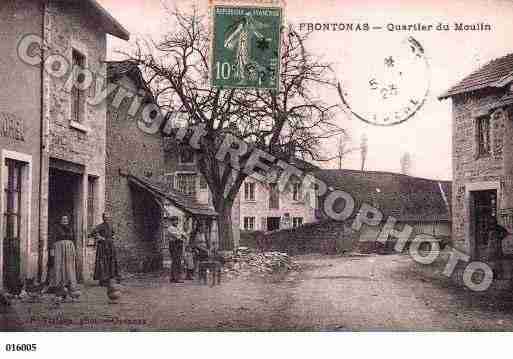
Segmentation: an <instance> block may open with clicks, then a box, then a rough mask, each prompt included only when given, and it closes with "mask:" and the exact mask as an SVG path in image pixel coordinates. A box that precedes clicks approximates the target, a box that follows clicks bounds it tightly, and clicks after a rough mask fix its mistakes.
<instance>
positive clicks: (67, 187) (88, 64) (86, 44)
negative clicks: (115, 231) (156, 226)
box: [0, 0, 129, 290]
mask: <svg viewBox="0 0 513 359" xmlns="http://www.w3.org/2000/svg"><path fill="white" fill-rule="evenodd" d="M0 19H1V21H0V31H1V32H2V38H1V39H0V48H1V50H2V51H1V53H2V55H1V62H0V64H1V65H0V66H1V71H0V78H1V80H2V81H3V84H4V87H3V91H2V94H0V121H1V123H0V125H1V131H0V132H1V134H0V150H1V157H2V165H1V166H0V167H1V169H0V176H1V177H2V185H3V189H2V191H1V195H0V201H1V202H2V209H3V215H2V216H1V217H0V228H1V230H2V236H1V238H0V242H1V243H0V263H1V265H0V278H1V279H2V280H1V281H0V289H6V290H16V287H17V286H19V285H20V283H21V282H22V281H23V278H39V279H41V280H45V279H46V277H47V269H48V267H47V262H48V256H49V249H50V248H51V245H52V240H53V230H52V229H53V228H54V226H55V224H56V223H57V222H58V221H59V218H60V216H62V215H68V216H69V217H70V221H71V224H72V225H73V228H74V231H75V234H76V244H77V253H78V262H79V263H78V267H79V274H80V277H81V279H84V277H85V276H86V273H85V266H84V260H85V258H86V247H87V246H86V245H85V243H86V234H87V228H88V225H89V224H90V223H91V222H98V220H99V219H100V217H101V212H102V211H103V206H104V188H105V122H106V105H105V103H99V104H95V105H94V106H93V105H90V104H89V102H88V96H87V94H88V93H87V92H86V90H85V89H83V90H80V89H78V87H77V86H70V84H73V83H74V79H75V74H76V72H75V71H78V70H77V69H89V70H90V71H91V73H93V74H96V75H99V76H103V77H105V74H106V72H105V71H106V69H105V64H104V60H105V57H106V41H107V40H106V37H107V34H111V35H113V36H116V37H119V38H122V39H125V40H127V39H128V38H129V34H128V32H127V31H126V30H125V29H124V28H123V27H122V26H121V25H120V24H119V23H117V22H116V21H115V20H114V19H113V18H112V17H111V16H110V15H109V14H108V13H107V12H106V11H105V10H104V9H103V8H102V7H101V6H100V5H99V4H98V3H97V2H96V1H94V0H88V1H62V0H46V1H34V0H32V1H30V0H16V1H14V0H5V1H2V2H1V4H0ZM42 44H44V46H42Z"/></svg>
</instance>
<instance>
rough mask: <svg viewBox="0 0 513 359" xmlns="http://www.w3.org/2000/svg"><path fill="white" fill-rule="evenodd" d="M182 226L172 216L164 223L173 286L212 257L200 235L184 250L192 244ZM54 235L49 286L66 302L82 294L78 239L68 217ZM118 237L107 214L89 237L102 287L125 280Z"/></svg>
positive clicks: (190, 275)
mask: <svg viewBox="0 0 513 359" xmlns="http://www.w3.org/2000/svg"><path fill="white" fill-rule="evenodd" d="M178 223H179V221H178V217H168V218H166V219H165V220H164V225H165V227H166V236H167V240H168V243H169V252H170V255H171V263H172V264H171V273H170V282H171V283H181V282H182V274H183V271H184V269H185V273H186V276H185V279H186V280H192V279H193V276H194V272H195V271H197V270H198V264H199V263H200V262H202V261H205V260H207V259H208V258H209V250H208V248H207V246H206V241H205V238H204V237H201V236H200V240H198V241H196V242H195V245H194V246H192V245H190V244H187V245H186V246H185V248H184V244H185V243H188V242H189V241H187V235H186V233H185V232H183V231H182V230H181V229H179V228H178ZM54 233H55V241H54V243H53V246H52V247H51V248H50V258H49V261H48V264H49V270H48V274H49V275H48V279H47V287H48V288H52V289H53V290H54V291H55V294H56V295H57V297H58V298H61V299H65V298H66V297H67V296H68V295H70V294H72V293H76V292H77V291H78V289H77V261H76V247H75V239H76V238H75V235H74V232H73V229H72V227H71V225H70V221H69V217H68V216H66V215H64V216H62V217H61V221H60V223H59V224H58V225H57V226H56V228H55V231H54ZM114 234H115V233H114V230H113V228H112V224H111V218H110V216H109V215H108V214H106V213H104V214H103V222H102V223H101V224H99V225H98V226H96V227H95V228H94V229H93V231H92V232H91V233H90V235H89V236H90V237H92V238H94V239H95V240H96V261H95V268H94V276H93V279H94V280H97V281H99V284H100V285H101V286H110V285H111V283H112V281H114V280H116V281H117V282H118V283H119V282H120V281H121V277H120V274H119V269H118V261H117V257H116V249H115V246H114V241H113V238H114ZM201 239H202V240H201ZM183 266H184V267H183Z"/></svg>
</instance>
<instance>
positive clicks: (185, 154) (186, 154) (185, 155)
mask: <svg viewBox="0 0 513 359" xmlns="http://www.w3.org/2000/svg"><path fill="white" fill-rule="evenodd" d="M179 162H180V163H181V164H191V163H194V152H193V151H192V150H190V149H189V148H185V147H182V148H180V156H179Z"/></svg>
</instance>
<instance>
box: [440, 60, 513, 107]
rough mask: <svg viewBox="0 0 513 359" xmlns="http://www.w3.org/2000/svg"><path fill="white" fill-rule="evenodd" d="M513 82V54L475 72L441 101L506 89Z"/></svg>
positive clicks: (447, 93) (449, 91)
mask: <svg viewBox="0 0 513 359" xmlns="http://www.w3.org/2000/svg"><path fill="white" fill-rule="evenodd" d="M512 81H513V54H509V55H506V56H504V57H501V58H498V59H495V60H493V61H490V62H489V63H487V64H486V65H484V66H483V67H481V68H480V69H479V70H477V71H474V72H473V73H471V74H470V75H468V76H467V77H465V78H464V79H463V80H461V81H460V82H459V83H458V84H457V85H455V86H453V87H451V88H450V89H449V90H448V91H447V92H445V93H444V94H443V95H442V96H440V97H439V99H441V100H442V99H446V98H449V97H452V96H454V95H458V94H462V93H466V92H472V91H476V90H480V89H483V88H487V87H504V86H506V85H507V84H508V83H510V82H512Z"/></svg>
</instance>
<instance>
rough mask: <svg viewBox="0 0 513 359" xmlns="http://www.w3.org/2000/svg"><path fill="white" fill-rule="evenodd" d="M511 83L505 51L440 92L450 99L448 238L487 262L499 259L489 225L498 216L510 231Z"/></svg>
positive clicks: (511, 59) (510, 60)
mask: <svg viewBox="0 0 513 359" xmlns="http://www.w3.org/2000/svg"><path fill="white" fill-rule="evenodd" d="M512 83H513V54H510V55H507V56H504V57H502V58H499V59H496V60H493V61H491V62H489V63H488V64H486V65H485V66H483V67H481V68H480V69H478V70H477V71H475V72H473V73H471V74H470V75H469V76H467V77H465V78H464V79H463V80H462V81H460V82H459V83H458V84H457V85H455V86H453V87H452V88H451V89H449V90H448V91H447V92H446V93H444V94H443V95H442V96H441V97H440V99H449V98H450V99H451V100H452V112H453V115H452V134H453V141H452V143H453V145H452V146H453V148H452V154H453V200H452V203H453V207H452V214H453V231H452V237H453V241H454V244H455V245H456V246H457V247H459V248H460V249H462V250H464V251H465V252H466V253H468V254H469V255H470V256H471V257H472V258H473V259H482V260H487V261H488V263H490V264H492V265H493V263H494V262H496V261H498V260H499V259H497V258H495V256H494V255H493V254H492V253H491V252H490V251H489V247H490V245H491V244H492V243H491V241H492V240H493V239H491V238H489V233H490V226H492V225H493V223H494V222H495V221H497V222H498V223H500V224H502V225H505V226H506V227H509V230H510V231H511V229H512V227H511V225H512V220H513V121H512V119H513V86H512ZM503 274H504V273H503ZM499 275H500V274H499Z"/></svg>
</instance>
